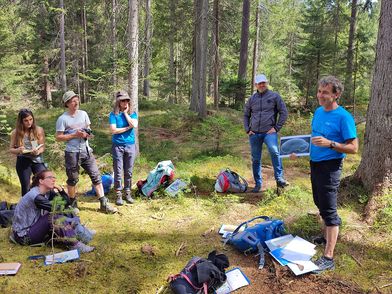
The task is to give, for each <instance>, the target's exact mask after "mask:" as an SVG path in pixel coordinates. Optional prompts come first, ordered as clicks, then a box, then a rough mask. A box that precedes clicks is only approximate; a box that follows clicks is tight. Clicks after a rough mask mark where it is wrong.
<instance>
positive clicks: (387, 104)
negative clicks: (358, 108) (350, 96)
mask: <svg viewBox="0 0 392 294" xmlns="http://www.w3.org/2000/svg"><path fill="white" fill-rule="evenodd" d="M381 3H382V4H381V10H380V24H379V31H378V39H377V49H376V64H375V68H374V74H373V81H372V91H371V97H370V101H369V107H368V111H367V117H366V130H365V141H364V148H363V153H362V159H361V163H360V165H359V167H358V169H357V171H356V173H355V176H356V177H358V178H359V179H360V180H361V181H362V183H363V185H364V187H365V188H366V189H367V190H368V191H369V192H370V193H371V194H370V198H369V201H368V203H367V206H366V208H365V218H366V220H367V221H368V222H372V221H373V219H374V217H375V216H376V215H377V209H379V208H380V207H382V206H383V205H384V203H383V200H384V199H385V197H383V196H385V193H389V194H390V193H391V190H392V132H391V130H392V83H391V77H392V62H391V58H392V1H386V0H384V1H382V2H381ZM388 191H389V192H388Z"/></svg>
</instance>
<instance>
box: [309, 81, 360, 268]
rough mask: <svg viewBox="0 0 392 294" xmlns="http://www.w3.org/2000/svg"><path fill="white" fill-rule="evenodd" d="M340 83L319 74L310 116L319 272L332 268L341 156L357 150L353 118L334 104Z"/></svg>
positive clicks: (337, 225)
mask: <svg viewBox="0 0 392 294" xmlns="http://www.w3.org/2000/svg"><path fill="white" fill-rule="evenodd" d="M342 92H343V85H342V83H341V82H340V81H339V80H338V79H337V78H336V77H334V76H328V77H324V78H322V79H321V80H320V81H319V83H318V91H317V99H318V102H319V104H320V107H319V108H317V110H316V111H315V113H314V117H313V120H312V145H311V149H310V171H311V182H312V191H313V200H314V203H315V204H316V206H317V208H318V209H319V211H320V215H321V217H322V219H323V221H324V238H322V237H321V238H319V239H321V241H324V242H326V245H325V250H324V255H323V256H322V257H320V258H319V259H318V260H316V262H315V263H316V265H317V266H318V267H319V270H317V271H314V273H321V272H323V271H325V270H332V269H334V268H335V263H334V260H333V254H334V249H335V245H336V241H337V238H338V234H339V225H340V224H341V219H340V217H339V216H338V213H337V194H338V188H339V185H340V175H341V172H342V163H343V159H344V157H345V156H346V153H349V154H354V153H357V151H358V139H357V132H356V129H355V123H354V119H353V117H352V116H351V114H350V113H349V112H348V111H346V110H345V109H344V108H343V107H341V106H339V105H338V102H337V101H338V99H339V97H340V96H341V95H342Z"/></svg>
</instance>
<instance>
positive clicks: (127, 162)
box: [109, 91, 138, 205]
mask: <svg viewBox="0 0 392 294" xmlns="http://www.w3.org/2000/svg"><path fill="white" fill-rule="evenodd" d="M132 109H133V108H132V105H131V98H130V97H129V95H128V93H127V92H125V91H119V92H117V93H116V102H115V104H114V109H113V112H111V113H110V115H109V124H110V131H111V133H112V157H113V171H114V189H115V190H116V195H117V200H116V204H117V205H123V204H124V202H123V199H122V197H123V195H122V190H125V201H126V202H127V203H129V204H132V203H133V202H134V200H133V198H132V195H131V187H132V171H133V164H134V162H135V158H136V148H135V130H134V129H135V128H137V126H138V120H137V113H136V112H135V111H133V110H132ZM122 174H124V183H123V181H122Z"/></svg>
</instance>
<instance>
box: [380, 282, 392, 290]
mask: <svg viewBox="0 0 392 294" xmlns="http://www.w3.org/2000/svg"><path fill="white" fill-rule="evenodd" d="M390 286H392V283H389V284H385V285H382V286H380V287H379V288H380V289H382V288H386V287H390Z"/></svg>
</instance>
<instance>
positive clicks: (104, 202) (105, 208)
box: [99, 196, 118, 214]
mask: <svg viewBox="0 0 392 294" xmlns="http://www.w3.org/2000/svg"><path fill="white" fill-rule="evenodd" d="M99 201H100V202H101V207H100V208H99V210H100V211H102V212H104V213H106V214H113V213H116V212H118V209H117V208H115V207H112V206H110V205H109V200H108V199H107V198H106V197H105V196H103V197H101V198H99Z"/></svg>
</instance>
